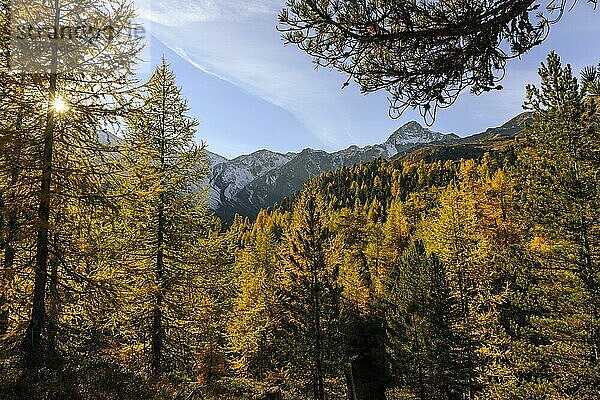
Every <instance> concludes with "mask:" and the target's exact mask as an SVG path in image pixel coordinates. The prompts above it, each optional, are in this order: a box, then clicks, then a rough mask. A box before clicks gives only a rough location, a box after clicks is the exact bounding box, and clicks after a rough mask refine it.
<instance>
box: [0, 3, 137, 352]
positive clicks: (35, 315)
mask: <svg viewBox="0 0 600 400" xmlns="http://www.w3.org/2000/svg"><path fill="white" fill-rule="evenodd" d="M3 4H4V3H3ZM8 10H9V11H8V12H9V14H10V19H9V27H10V32H12V36H11V37H10V44H9V48H10V52H9V53H8V54H9V58H8V61H7V63H6V64H5V63H3V65H2V79H3V81H4V84H5V85H3V87H4V88H7V89H8V90H3V92H2V96H3V99H2V104H3V105H5V104H10V105H11V106H12V107H13V108H15V107H16V108H18V109H19V110H17V112H16V113H15V114H14V116H16V117H17V118H14V120H15V121H14V122H15V123H16V125H15V126H16V130H15V132H16V133H17V134H16V135H15V136H13V138H12V139H10V138H9V140H10V141H11V146H12V147H13V148H16V146H18V144H19V141H18V140H19V139H16V138H17V137H18V136H21V137H22V138H26V139H28V140H29V142H25V143H26V145H27V148H26V150H27V151H25V152H24V153H23V154H27V155H33V157H28V158H27V159H23V160H21V161H20V162H17V164H16V165H20V166H21V167H22V170H23V171H26V172H27V173H26V175H22V176H20V177H19V183H20V185H19V186H20V187H27V186H26V185H29V186H28V187H30V188H33V187H35V188H36V189H35V190H30V191H29V192H28V193H21V194H22V195H21V196H18V197H13V199H12V200H11V202H12V204H11V206H10V207H9V209H11V208H12V209H13V210H14V209H19V210H27V209H29V208H33V209H34V210H35V217H34V215H33V214H34V213H30V212H28V213H27V218H26V219H28V220H31V219H34V222H33V223H32V224H29V225H28V229H30V230H31V232H32V235H31V236H27V241H30V244H29V245H30V246H31V247H33V249H34V250H33V253H34V257H33V258H34V262H32V263H30V262H29V260H24V262H23V263H22V264H21V265H19V266H15V267H14V268H13V269H12V270H13V271H14V270H18V271H20V275H21V272H22V275H23V276H27V277H29V279H31V281H32V282H31V285H29V283H28V282H27V280H25V281H23V282H21V283H22V285H21V286H20V289H22V290H23V291H24V292H25V293H27V296H28V297H29V300H26V301H25V304H26V305H25V309H26V310H27V313H28V314H29V316H28V317H26V323H23V322H24V321H23V319H24V318H25V317H24V316H23V315H21V316H19V318H17V319H15V320H14V323H13V324H12V327H14V328H15V329H20V327H23V326H24V327H25V329H24V332H20V334H21V335H22V340H21V342H22V343H21V348H22V349H23V350H25V352H26V353H28V354H30V355H33V356H37V355H42V354H43V352H42V350H43V349H44V348H45V347H46V345H47V344H49V340H48V338H49V336H50V332H49V331H48V329H49V326H50V325H49V323H50V322H51V324H52V325H54V326H56V324H57V323H58V321H56V320H53V321H50V320H51V319H55V317H56V316H53V315H51V314H52V312H49V311H48V305H49V302H51V301H52V302H55V300H56V301H58V300H57V299H56V296H55V299H54V300H49V298H48V293H49V292H50V291H51V286H54V287H55V288H58V287H61V288H63V289H65V290H67V289H72V291H71V293H74V292H77V291H78V290H79V289H78V287H77V286H79V285H80V284H82V282H84V281H89V279H93V278H91V277H89V276H86V275H87V274H86V272H85V270H84V269H82V265H81V264H80V263H77V262H76V261H75V260H73V259H71V258H70V257H69V256H68V255H67V253H68V252H70V251H76V249H74V248H67V249H64V248H63V249H57V248H56V247H55V246H53V243H59V242H60V239H59V238H60V236H61V235H62V233H60V231H61V229H63V228H64V227H65V226H66V225H63V224H62V222H63V219H62V218H63V217H66V218H69V217H68V216H67V215H68V212H67V213H65V212H64V210H68V209H69V208H71V209H73V207H79V206H82V207H83V208H86V209H88V210H91V209H95V208H97V207H101V208H102V207H104V208H105V209H106V212H110V206H109V203H110V199H109V198H108V197H109V196H108V195H107V190H106V188H107V185H109V184H108V181H110V180H111V178H110V175H109V173H108V171H111V170H112V168H113V166H114V163H113V162H114V160H115V158H116V153H115V150H114V148H112V146H110V145H109V144H107V142H106V140H105V139H106V138H107V137H108V136H110V134H111V132H114V131H115V129H116V128H115V127H116V125H114V123H115V122H116V115H117V114H118V112H119V110H120V109H121V108H122V104H123V103H124V101H123V100H124V98H125V97H126V92H127V91H128V89H129V87H128V85H129V84H130V83H131V81H132V80H131V76H132V75H131V67H132V64H133V63H134V62H135V60H136V54H137V53H138V51H139V49H140V46H141V38H134V37H131V36H128V35H126V34H123V32H124V31H125V30H126V27H127V26H128V24H129V22H130V21H131V20H132V19H133V17H134V13H133V7H132V5H131V3H130V2H128V1H126V0H123V1H121V0H114V1H113V0H107V1H102V2H92V1H83V2H69V1H61V0H55V1H52V2H34V3H33V4H31V3H30V2H21V1H12V2H10V7H9V9H8ZM88 25H93V26H89V28H90V30H89V31H86V33H85V34H80V35H77V34H74V33H73V32H71V31H68V30H66V28H65V27H76V26H88ZM28 27H35V28H36V29H41V30H42V31H44V32H48V35H47V36H44V35H42V36H41V38H42V39H41V40H36V37H37V36H36V35H32V32H34V31H35V29H34V30H33V31H32V30H28ZM103 27H110V28H111V32H107V31H103V30H102V28H103ZM92 28H96V30H95V31H94V32H96V33H98V35H96V36H94V37H93V38H91V37H90V35H92V33H91V32H92ZM50 31H51V32H50ZM52 32H54V34H53V35H52V34H50V33H52ZM80 33H82V32H80ZM38 39H39V38H38ZM91 39H94V40H91ZM19 115H21V116H23V120H22V121H19V118H18V116H19ZM19 125H20V126H21V128H19ZM17 130H20V131H21V132H20V133H19V132H17ZM25 132H26V134H24V133H25ZM3 136H4V137H3V139H4V138H8V136H5V135H3ZM21 140H22V142H21V143H23V139H21ZM30 150H31V151H30ZM13 161H14V160H13ZM14 171H16V170H15V169H14V168H13V172H14ZM9 220H10V216H9ZM65 252H67V253H65ZM9 255H10V253H9ZM9 260H10V257H9ZM5 261H7V259H6V258H5ZM51 264H53V266H51ZM30 268H31V270H30V271H28V269H30ZM88 278H89V279H88ZM59 308H61V307H60V305H59V304H55V309H59ZM10 329H12V328H10Z"/></svg>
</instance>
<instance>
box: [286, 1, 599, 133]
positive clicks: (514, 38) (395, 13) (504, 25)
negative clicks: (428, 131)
mask: <svg viewBox="0 0 600 400" xmlns="http://www.w3.org/2000/svg"><path fill="white" fill-rule="evenodd" d="M576 2H577V0H572V1H569V0H549V1H535V0H516V1H515V0H476V1H472V0H420V1H398V0H288V1H287V7H286V8H284V9H283V10H282V11H281V13H280V15H279V21H280V22H281V26H280V27H279V29H280V30H281V31H282V32H283V38H284V40H285V41H286V43H291V44H295V45H297V46H298V47H299V48H300V49H302V50H303V51H305V52H306V53H307V54H309V55H310V56H312V57H313V58H314V61H315V63H316V64H317V65H318V66H322V67H329V68H333V69H336V70H338V71H341V72H343V73H345V74H347V75H348V79H347V81H346V82H345V83H344V87H346V86H348V84H349V83H350V81H351V80H354V81H355V82H356V83H357V84H358V85H359V86H360V88H361V90H362V92H363V93H369V92H375V91H379V90H385V91H387V92H388V93H389V101H390V116H391V117H393V118H394V117H399V116H400V115H401V114H402V113H403V112H404V110H406V109H407V108H408V107H412V108H419V109H420V111H421V114H422V115H423V117H424V118H425V119H426V120H427V121H428V122H432V121H433V120H434V119H435V113H436V110H437V109H438V108H439V107H442V108H445V107H449V106H451V105H452V104H453V103H454V102H455V101H456V99H457V98H458V95H459V94H460V93H461V92H462V91H463V90H465V89H466V88H470V89H471V91H472V92H473V93H475V94H481V93H483V92H486V91H490V90H494V89H498V90H499V89H502V87H501V86H500V85H499V82H500V81H501V80H502V78H503V76H504V72H505V67H506V62H507V60H509V59H511V58H515V57H518V56H520V55H522V54H524V53H526V52H527V51H529V50H530V49H531V48H532V47H534V46H536V45H539V44H540V43H542V42H543V41H544V39H545V38H546V37H547V35H548V33H549V29H550V25H551V24H552V23H554V22H556V21H558V20H559V19H560V17H561V16H562V14H563V11H564V10H568V9H571V8H572V7H573V6H574V5H575V3H576ZM588 2H589V3H592V4H593V5H594V8H595V6H596V0H589V1H588Z"/></svg>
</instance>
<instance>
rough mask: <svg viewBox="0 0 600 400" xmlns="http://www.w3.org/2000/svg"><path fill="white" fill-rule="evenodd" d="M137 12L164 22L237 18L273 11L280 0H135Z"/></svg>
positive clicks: (173, 24) (168, 23)
mask: <svg viewBox="0 0 600 400" xmlns="http://www.w3.org/2000/svg"><path fill="white" fill-rule="evenodd" d="M136 5H137V7H138V10H139V13H140V16H141V17H142V18H145V19H147V20H150V21H154V22H158V23H160V24H163V25H167V26H178V25H179V24H181V23H190V22H208V21H237V20H244V19H248V18H253V17H255V16H257V15H260V14H267V13H272V12H274V11H275V12H276V11H277V10H278V9H279V8H280V7H281V6H282V1H280V0H252V1H246V0H226V1H223V0H191V1H189V0H188V1H186V0H137V1H136Z"/></svg>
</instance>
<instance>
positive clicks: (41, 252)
mask: <svg viewBox="0 0 600 400" xmlns="http://www.w3.org/2000/svg"><path fill="white" fill-rule="evenodd" d="M54 6H55V13H54V29H55V30H56V31H58V30H59V29H60V8H59V4H58V0H54ZM57 71H58V48H57V47H56V46H54V48H53V49H52V59H51V64H50V77H49V90H48V110H47V112H46V128H45V130H44V153H43V156H42V179H41V188H40V195H39V206H38V221H37V238H36V256H35V278H34V285H33V304H32V309H31V318H30V320H29V324H28V326H27V330H26V331H25V337H24V338H23V342H22V348H23V350H24V351H26V352H29V353H34V352H35V351H36V350H39V349H40V348H41V346H42V333H43V331H44V329H45V325H46V281H47V278H48V231H49V225H50V200H51V187H52V150H53V146H54V127H55V125H56V119H55V110H54V101H55V100H56V82H57V80H58V73H57Z"/></svg>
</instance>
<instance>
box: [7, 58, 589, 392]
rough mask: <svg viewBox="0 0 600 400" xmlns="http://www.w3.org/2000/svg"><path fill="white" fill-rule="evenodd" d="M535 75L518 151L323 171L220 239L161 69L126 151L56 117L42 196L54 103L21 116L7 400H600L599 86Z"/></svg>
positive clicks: (14, 144)
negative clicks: (48, 109) (537, 80)
mask: <svg viewBox="0 0 600 400" xmlns="http://www.w3.org/2000/svg"><path fill="white" fill-rule="evenodd" d="M590 71H592V72H590ZM540 76H541V79H542V84H541V87H540V88H537V87H534V86H531V87H528V89H527V93H528V101H527V104H526V107H527V108H528V109H530V110H531V111H532V112H533V115H532V121H531V124H530V125H529V126H528V127H527V128H526V130H525V132H524V133H523V135H522V136H520V137H519V138H518V140H516V141H514V142H513V143H512V145H509V146H502V149H499V150H496V151H490V152H487V153H485V154H483V155H481V156H479V155H478V156H477V157H475V158H471V159H462V160H455V159H454V157H450V159H448V160H446V161H441V160H439V161H434V162H426V161H425V160H423V159H420V160H419V161H416V160H414V159H411V158H410V157H409V158H405V159H398V160H390V161H385V160H376V161H373V162H371V163H366V164H359V165H356V166H353V167H346V168H343V169H339V170H336V171H334V172H328V173H326V174H324V175H321V176H319V177H318V178H315V179H312V180H311V181H309V182H308V183H307V184H306V185H305V188H304V189H303V190H302V191H301V192H300V193H298V194H297V195H295V196H293V198H292V199H290V200H289V201H288V202H287V203H286V204H283V205H281V206H278V207H276V208H275V209H272V210H269V211H267V210H263V211H261V212H260V214H259V215H258V217H257V219H256V221H255V222H250V221H249V220H248V219H243V218H241V217H237V218H236V219H235V220H234V222H233V224H232V225H231V227H229V228H228V229H224V228H223V227H222V225H221V224H220V222H219V221H218V220H217V219H216V218H215V217H214V216H212V214H211V212H210V211H209V210H208V207H207V200H206V199H207V194H206V191H205V192H201V193H198V190H197V182H200V181H202V180H203V177H205V176H206V168H204V169H202V168H200V169H199V168H198V167H197V166H198V165H206V163H205V162H203V161H202V160H203V157H204V156H203V154H204V150H203V148H202V147H198V146H196V145H195V144H194V143H193V141H192V135H193V132H194V129H195V126H196V121H194V120H193V119H191V118H189V117H186V110H187V108H186V102H185V100H184V99H183V98H182V97H181V93H180V89H179V88H178V87H177V86H176V84H175V77H174V75H173V73H172V72H171V71H170V70H169V67H168V65H167V64H166V62H163V63H162V65H160V66H158V67H157V68H156V70H155V72H154V74H153V76H152V77H151V79H150V80H149V81H148V82H147V83H145V84H144V85H143V86H142V87H141V88H140V89H139V91H138V92H137V93H136V96H135V102H134V103H133V107H128V108H127V109H126V110H123V113H122V115H123V117H124V119H123V121H124V122H125V126H126V129H124V130H123V131H122V132H121V134H120V136H119V138H118V139H115V140H112V139H107V138H106V137H105V136H103V135H100V134H98V133H96V134H92V135H90V130H89V127H90V126H97V125H94V124H93V123H94V122H96V123H97V122H99V121H97V120H94V119H91V120H89V119H86V118H84V117H89V116H91V115H93V114H89V113H85V112H84V111H79V110H80V108H78V106H77V105H76V104H73V103H71V104H72V105H71V107H73V108H72V109H70V110H68V111H61V112H56V113H55V114H54V116H55V121H54V123H55V127H54V129H55V131H54V133H55V134H56V135H57V136H56V144H55V153H54V155H53V159H52V175H51V178H52V179H51V181H50V192H49V193H50V201H49V203H44V201H45V200H44V199H45V198H46V197H44V195H40V192H39V191H38V190H37V187H38V185H42V186H41V187H42V189H44V188H47V187H48V186H44V182H47V179H48V178H47V175H44V171H45V169H44V167H43V166H44V164H41V165H42V168H41V169H39V167H38V166H39V165H40V164H39V161H36V158H35V157H36V156H37V155H39V154H43V153H40V148H42V147H40V146H41V144H43V143H40V141H39V136H36V135H35V134H34V133H35V131H34V130H32V129H31V127H33V126H34V124H35V122H36V118H39V115H40V114H39V113H40V111H41V110H37V109H36V108H35V107H33V102H31V103H26V102H24V103H11V104H9V105H8V106H7V108H6V109H5V110H3V114H2V115H3V119H4V125H3V127H4V128H3V131H2V142H1V145H2V152H1V155H2V159H1V165H2V181H1V186H0V188H1V192H0V194H1V202H0V207H1V209H0V210H1V214H0V215H1V218H0V232H1V241H0V245H1V248H0V256H1V260H2V265H3V274H2V292H1V298H0V300H1V304H0V307H1V310H2V313H1V314H0V316H1V319H0V329H1V331H0V334H1V338H2V340H1V345H0V356H1V357H0V362H1V363H0V367H1V369H2V374H1V375H0V376H1V378H0V398H6V399H32V398H43V399H63V398H70V399H100V398H102V399H104V398H105V399H113V398H114V399H117V398H120V399H149V398H157V399H159V398H164V399H171V398H194V396H196V397H198V398H200V396H205V398H207V397H208V398H231V399H237V398H239V399H242V398H255V399H306V398H314V399H324V398H327V399H412V398H415V399H474V398H477V399H517V398H518V399H537V398H549V399H593V398H597V397H598V396H600V391H599V387H600V370H599V367H598V365H599V363H598V347H599V346H600V329H599V326H600V325H599V322H600V321H599V320H598V319H599V318H600V317H599V314H598V307H599V305H600V298H599V296H600V294H599V293H600V289H599V286H598V285H599V279H600V270H599V267H598V263H599V253H598V250H599V247H598V246H599V245H600V242H599V234H600V229H599V228H600V225H599V221H600V219H599V217H600V214H599V210H600V204H599V201H600V192H599V187H600V186H599V185H598V183H599V182H598V179H599V174H598V171H599V167H600V165H599V162H600V161H599V160H600V158H599V155H600V135H599V134H598V133H599V129H600V127H599V120H598V117H599V116H600V113H599V110H600V109H599V105H600V103H599V102H598V87H599V84H598V78H597V76H598V75H597V72H595V70H592V69H590V70H589V71H587V72H586V74H585V76H584V79H582V81H581V82H578V80H577V79H576V78H575V77H574V76H573V75H572V73H571V70H570V68H569V67H568V66H567V67H565V66H562V65H561V64H560V59H559V58H558V57H557V56H556V55H554V54H551V55H550V56H549V58H548V61H547V63H546V64H545V65H544V66H543V67H542V69H541V70H540ZM28 85H29V83H28V82H13V83H11V85H8V86H6V88H7V90H9V91H12V93H14V94H15V95H18V96H24V94H27V95H29V93H31V95H32V96H33V92H31V90H32V87H30V86H28ZM51 96H52V95H51ZM54 96H56V95H54ZM24 98H25V99H28V97H24ZM50 98H51V99H52V97H50ZM38 104H39V103H38ZM51 104H52V103H51ZM26 106H27V107H31V108H23V107H26ZM55 109H56V106H55ZM90 124H91V125H90ZM80 128H81V129H80ZM67 131H68V132H69V138H68V140H65V139H66V137H65V136H63V132H67ZM97 132H98V131H97ZM63 140H64V141H63ZM42 193H43V192H42ZM40 199H41V200H40ZM40 201H42V203H41V205H40V204H39V202H40ZM38 213H39V215H42V216H47V218H46V219H42V220H41V221H40V219H35V218H34V216H35V215H38ZM40 257H47V261H48V263H47V269H44V268H42V267H41V266H42V265H46V264H41V263H40ZM188 396H190V397H188Z"/></svg>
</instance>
